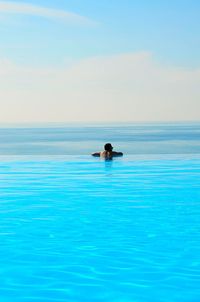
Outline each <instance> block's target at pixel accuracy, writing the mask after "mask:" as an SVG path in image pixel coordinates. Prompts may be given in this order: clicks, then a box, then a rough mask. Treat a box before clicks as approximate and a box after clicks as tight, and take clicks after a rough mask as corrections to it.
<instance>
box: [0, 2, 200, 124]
mask: <svg viewBox="0 0 200 302" xmlns="http://www.w3.org/2000/svg"><path fill="white" fill-rule="evenodd" d="M199 14H200V1H199V0H190V1H188V0H169V1H161V0H151V1H149V0H137V1H135V0H56V1H55V0H30V1H23V0H22V1H20V2H18V1H12V2H11V1H0V108H1V110H0V122H14V123H15V122H20V123H21V122H72V121H84V122H93V121H94V122H95V121H97V122H101V121H187V120H190V121H191V120H193V121H197V120H200V51H199V49H200V34H199V32H200V18H199Z"/></svg>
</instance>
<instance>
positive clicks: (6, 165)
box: [0, 156, 200, 302]
mask: <svg viewBox="0 0 200 302" xmlns="http://www.w3.org/2000/svg"><path fill="white" fill-rule="evenodd" d="M199 186H200V159H199V158H198V157H197V158H192V157H187V158H181V157H178V156H176V157H171V158H170V157H168V159H167V160H166V159H165V158H164V156H163V157H159V158H158V157H157V158H153V157H152V158H151V157H148V159H147V158H145V157H137V156H126V157H124V158H119V159H115V160H113V161H102V160H99V159H96V158H90V157H89V156H82V157H81V156H68V157H66V158H63V157H60V158H59V157H52V158H48V159H46V160H44V158H43V159H42V158H40V159H38V158H32V157H27V158H24V157H21V158H20V157H18V158H14V157H13V159H12V158H10V159H6V158H5V159H4V160H2V161H1V164H0V192H1V194H0V243H1V245H0V300H1V301H2V302H32V301H46V302H61V301H62V302H64V301H65V302H68V301H69V302H85V301H87V302H90V301H91V302H96V301H99V302H100V301H102V302H199V301H200V286H199V285H200V256H199V255H200V226H199V217H200V216H199V215H200V190H199Z"/></svg>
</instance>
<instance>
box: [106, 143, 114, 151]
mask: <svg viewBox="0 0 200 302" xmlns="http://www.w3.org/2000/svg"><path fill="white" fill-rule="evenodd" d="M104 149H105V150H106V151H112V149H113V147H112V145H111V144H110V143H107V144H105V145H104Z"/></svg>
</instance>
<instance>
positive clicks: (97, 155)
mask: <svg viewBox="0 0 200 302" xmlns="http://www.w3.org/2000/svg"><path fill="white" fill-rule="evenodd" d="M91 155H92V156H96V157H100V152H96V153H92V154H91Z"/></svg>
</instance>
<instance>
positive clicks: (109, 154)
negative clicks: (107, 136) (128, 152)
mask: <svg viewBox="0 0 200 302" xmlns="http://www.w3.org/2000/svg"><path fill="white" fill-rule="evenodd" d="M92 156H96V157H102V158H105V159H112V158H113V157H116V156H123V153H122V152H115V151H113V146H112V145H111V144H110V143H107V144H105V145H104V151H101V152H96V153H93V154H92Z"/></svg>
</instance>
